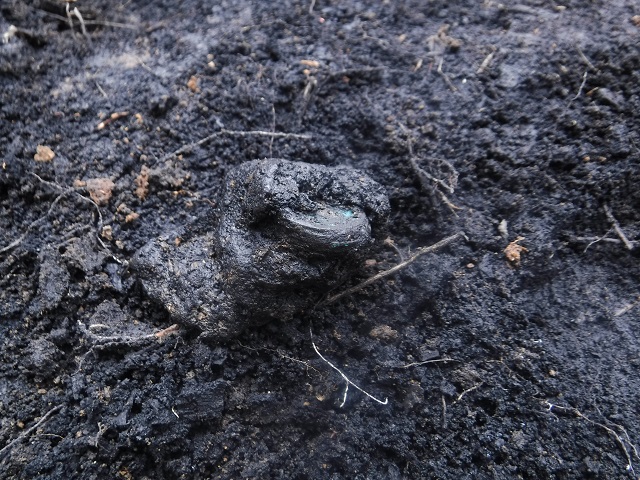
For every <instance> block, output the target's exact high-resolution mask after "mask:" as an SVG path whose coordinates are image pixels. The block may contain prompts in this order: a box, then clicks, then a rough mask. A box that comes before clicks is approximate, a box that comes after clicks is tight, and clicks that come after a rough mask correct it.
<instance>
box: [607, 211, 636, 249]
mask: <svg viewBox="0 0 640 480" xmlns="http://www.w3.org/2000/svg"><path fill="white" fill-rule="evenodd" d="M604 213H605V214H606V215H607V219H608V220H609V221H610V222H611V223H612V224H613V228H614V230H615V231H616V233H617V234H618V236H619V237H620V240H622V243H624V246H625V247H627V250H633V243H631V242H630V241H629V239H628V238H627V236H626V235H625V234H624V232H623V231H622V228H620V224H619V223H618V221H617V220H616V218H615V217H614V216H613V213H612V212H611V209H610V208H609V205H605V206H604Z"/></svg>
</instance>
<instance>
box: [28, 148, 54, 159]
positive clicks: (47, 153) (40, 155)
mask: <svg viewBox="0 0 640 480" xmlns="http://www.w3.org/2000/svg"><path fill="white" fill-rule="evenodd" d="M55 156H56V154H55V153H54V152H53V150H52V149H51V147H47V146H46V145H38V146H37V147H36V154H35V155H34V156H33V159H34V160H35V161H36V162H50V161H51V160H53V159H54V158H55Z"/></svg>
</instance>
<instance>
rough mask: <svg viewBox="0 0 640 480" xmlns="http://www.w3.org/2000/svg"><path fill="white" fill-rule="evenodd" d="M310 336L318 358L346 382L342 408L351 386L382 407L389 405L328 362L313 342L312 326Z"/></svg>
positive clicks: (385, 400) (387, 400)
mask: <svg viewBox="0 0 640 480" xmlns="http://www.w3.org/2000/svg"><path fill="white" fill-rule="evenodd" d="M309 336H310V337H311V345H312V346H313V349H314V350H315V352H316V353H317V354H318V356H319V357H320V359H321V360H322V361H323V362H325V363H326V364H327V365H329V366H330V367H331V368H333V369H334V370H335V371H336V372H338V373H339V374H340V376H341V377H342V378H343V380H344V381H345V382H346V386H345V389H344V395H343V397H342V403H341V404H340V408H342V407H344V404H345V403H346V402H347V393H348V392H349V385H353V386H354V387H355V388H357V389H358V390H360V391H361V392H362V393H364V394H365V395H366V396H367V397H369V398H370V399H371V400H373V401H375V402H378V403H379V404H380V405H386V404H387V403H389V399H388V398H385V399H384V400H380V399H378V398H376V397H374V396H373V395H371V394H370V393H368V392H367V391H365V390H363V389H362V388H360V387H359V386H358V385H356V384H355V383H353V382H352V381H351V380H350V379H349V377H347V376H346V375H345V374H344V373H343V372H342V370H340V369H339V368H338V367H336V366H335V365H334V364H333V363H331V362H330V361H329V360H327V359H326V358H325V357H324V356H323V355H322V354H321V353H320V350H318V347H317V346H316V344H315V342H314V341H313V330H312V328H311V325H310V326H309Z"/></svg>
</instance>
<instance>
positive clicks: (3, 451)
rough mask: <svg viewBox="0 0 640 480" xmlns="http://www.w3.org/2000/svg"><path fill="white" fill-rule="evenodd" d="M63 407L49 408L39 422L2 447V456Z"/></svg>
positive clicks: (0, 455) (0, 456)
mask: <svg viewBox="0 0 640 480" xmlns="http://www.w3.org/2000/svg"><path fill="white" fill-rule="evenodd" d="M61 408H62V405H58V406H57V407H53V408H52V409H51V410H49V411H48V412H47V413H45V414H44V415H43V416H42V418H41V419H40V420H38V422H37V423H36V424H35V425H33V426H31V427H29V428H28V429H26V430H25V431H24V432H22V433H21V434H20V435H19V436H18V437H17V438H15V439H14V440H13V441H11V442H10V443H8V444H7V445H6V446H4V447H3V448H2V450H0V458H3V457H4V456H5V455H6V454H7V453H9V451H10V450H11V449H12V448H13V446H14V445H16V444H17V443H19V442H22V441H24V440H25V439H26V438H27V437H28V436H29V435H30V434H31V432H33V431H34V430H36V429H37V428H38V427H40V426H41V425H43V424H44V423H45V422H46V421H47V420H49V418H51V416H52V415H53V414H54V413H56V412H58V411H59V410H60V409H61Z"/></svg>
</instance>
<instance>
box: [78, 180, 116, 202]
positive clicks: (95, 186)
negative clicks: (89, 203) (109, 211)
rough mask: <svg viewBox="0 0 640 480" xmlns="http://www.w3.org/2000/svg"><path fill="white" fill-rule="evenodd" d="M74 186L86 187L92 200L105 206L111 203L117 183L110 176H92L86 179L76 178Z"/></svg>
mask: <svg viewBox="0 0 640 480" xmlns="http://www.w3.org/2000/svg"><path fill="white" fill-rule="evenodd" d="M73 186H74V187H86V189H87V191H88V192H89V196H90V197H91V200H93V201H94V202H96V203H97V204H98V205H100V206H104V205H107V204H108V203H109V200H110V199H111V196H112V194H113V189H114V188H115V186H116V184H115V183H113V180H111V179H110V178H90V179H89V180H86V181H82V180H76V181H75V182H74V183H73Z"/></svg>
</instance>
